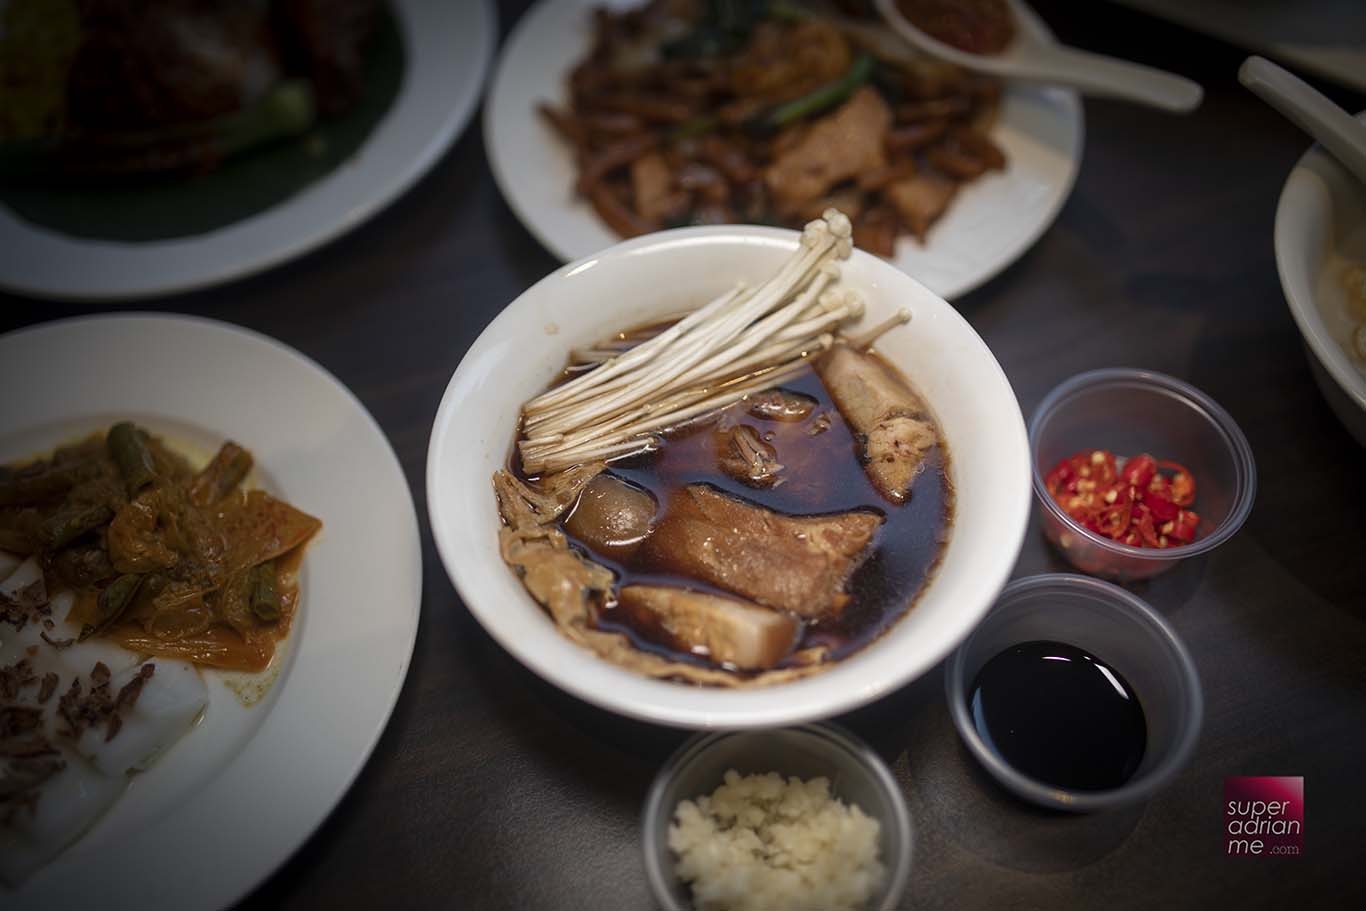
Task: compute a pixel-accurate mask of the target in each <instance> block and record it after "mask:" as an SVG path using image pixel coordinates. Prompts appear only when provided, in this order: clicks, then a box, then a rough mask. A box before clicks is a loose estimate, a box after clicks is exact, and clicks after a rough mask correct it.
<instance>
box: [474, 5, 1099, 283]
mask: <svg viewBox="0 0 1366 911" xmlns="http://www.w3.org/2000/svg"><path fill="white" fill-rule="evenodd" d="M639 2H640V0H609V2H607V3H606V5H608V6H612V7H618V8H620V7H629V6H636V5H639ZM599 5H603V0H541V2H540V3H538V4H537V5H536V6H534V7H532V8H531V9H530V10H528V11H527V13H526V14H525V15H524V16H523V17H522V20H521V21H520V22H518V23H517V27H516V28H515V29H514V30H513V32H512V34H511V35H510V36H509V37H508V40H507V42H506V43H505V44H504V45H503V51H502V54H501V55H500V57H499V60H498V64H497V66H496V68H495V71H494V75H493V81H492V83H491V84H490V86H489V96H488V99H487V101H486V103H485V105H484V139H485V142H486V143H487V144H488V157H489V163H490V164H491V165H492V167H493V176H494V178H495V179H497V181H498V186H499V188H500V189H501V190H502V191H503V196H504V197H506V199H507V201H508V204H509V205H510V206H511V207H512V210H513V211H514V212H516V213H517V217H518V218H520V219H521V221H522V224H524V225H526V227H527V230H529V231H530V232H531V233H532V234H534V235H535V236H536V238H537V239H538V240H539V241H540V242H541V243H542V244H543V245H544V246H545V247H546V248H547V249H549V250H550V251H551V252H552V253H554V254H555V255H556V256H558V257H560V259H563V260H566V261H568V260H574V259H578V258H580V257H583V256H587V255H588V254H590V253H592V252H594V251H595V250H601V249H602V248H604V247H607V246H610V245H611V244H614V243H616V242H617V241H618V240H620V238H619V237H617V236H616V235H615V234H613V233H612V231H611V230H610V229H608V227H607V226H606V225H605V224H603V222H602V221H601V220H600V219H599V218H598V216H597V214H596V213H595V212H594V211H593V207H592V206H591V205H589V204H588V203H587V202H586V201H584V200H582V199H579V198H576V197H575V195H574V180H575V167H574V160H573V155H572V153H571V151H570V149H569V146H568V145H567V144H566V143H565V142H564V141H563V140H562V139H560V138H559V136H558V135H556V134H555V132H554V131H553V130H552V129H551V128H550V127H549V126H548V125H547V124H546V123H545V121H544V119H543V118H542V117H541V116H540V115H539V114H537V113H536V105H537V103H538V102H541V101H552V102H554V103H556V104H559V103H561V102H562V100H563V99H564V98H565V89H564V81H565V77H566V75H567V74H568V72H569V70H570V69H571V68H572V67H573V65H574V64H575V63H576V62H577V61H579V60H580V59H582V57H583V56H584V54H585V53H586V52H587V49H588V46H589V42H590V40H591V37H592V24H591V21H590V10H591V9H592V8H593V7H595V6H599ZM1025 26H1026V27H1028V28H1030V29H1031V30H1037V31H1038V32H1040V33H1041V34H1045V35H1046V34H1048V30H1047V28H1046V27H1045V26H1044V25H1043V23H1042V22H1039V21H1038V20H1037V19H1035V20H1033V21H1029V22H1026V23H1025ZM1082 133H1083V128H1082V112H1081V104H1080V102H1079V101H1078V100H1077V96H1076V93H1074V92H1071V91H1065V90H1062V89H1055V88H1040V87H1028V86H1023V85H1011V86H1009V87H1008V88H1007V90H1006V93H1005V95H1004V97H1003V99H1002V104H1001V111H1000V116H999V118H998V122H997V124H996V127H995V128H994V129H993V130H992V134H991V135H992V138H993V139H995V140H996V142H997V143H998V144H999V145H1000V146H1001V148H1002V149H1004V150H1005V154H1006V158H1007V159H1008V163H1007V167H1006V170H1005V172H1004V173H1001V174H991V175H988V176H986V177H983V178H981V179H980V180H977V181H974V182H973V183H970V184H968V185H967V186H965V187H964V188H963V189H962V190H961V191H960V192H959V194H958V197H957V199H955V200H954V202H953V205H952V206H951V207H950V209H949V211H948V212H947V213H945V215H944V217H943V218H941V219H940V220H939V221H938V222H937V223H936V224H935V226H934V227H933V228H931V229H930V234H929V238H928V243H927V244H926V245H925V246H921V245H920V244H918V243H917V242H916V241H914V240H913V239H911V238H909V237H903V238H902V239H901V240H900V241H899V242H898V243H897V248H896V256H895V257H894V258H893V262H894V263H895V265H896V266H897V267H899V268H900V269H901V270H902V271H904V272H906V273H907V274H909V275H910V276H912V277H913V278H915V279H917V280H918V281H920V282H921V283H922V284H924V285H925V286H927V287H928V288H929V289H930V290H931V291H933V292H935V293H936V294H938V295H939V296H940V297H946V298H955V297H959V296H961V295H963V294H966V293H967V292H968V291H971V290H972V289H973V288H976V287H977V286H978V285H980V284H982V283H983V282H985V281H986V280H987V279H989V278H991V277H992V276H994V275H996V274H997V273H998V272H1000V271H1001V270H1002V269H1004V268H1005V267H1006V266H1008V265H1010V264H1011V263H1013V262H1014V261H1015V260H1016V259H1018V258H1019V257H1020V255H1021V254H1023V253H1024V251H1025V250H1027V249H1029V247H1030V246H1031V245H1032V244H1033V243H1034V241H1036V240H1038V238H1039V236H1040V235H1041V234H1043V232H1044V230H1045V229H1047V228H1048V226H1049V225H1051V224H1052V223H1053V219H1054V218H1055V217H1056V216H1057V214H1058V210H1059V209H1061V208H1062V204H1063V203H1064V202H1065V201H1066V200H1067V196H1068V194H1069V193H1071V192H1072V183H1073V181H1074V180H1075V179H1076V176H1077V169H1078V167H1079V166H1080V164H1081V147H1082Z"/></svg>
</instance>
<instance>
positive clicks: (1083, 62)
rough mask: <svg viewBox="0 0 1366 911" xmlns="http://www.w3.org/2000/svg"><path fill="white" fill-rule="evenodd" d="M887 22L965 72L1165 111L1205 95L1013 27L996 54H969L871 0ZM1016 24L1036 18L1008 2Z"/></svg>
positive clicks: (1162, 75) (890, 3)
mask: <svg viewBox="0 0 1366 911" xmlns="http://www.w3.org/2000/svg"><path fill="white" fill-rule="evenodd" d="M874 3H875V4H876V5H877V10H878V12H879V13H881V14H882V18H883V19H885V20H887V24H888V25H890V26H891V27H892V30H893V31H895V32H896V33H897V34H898V35H900V36H901V37H902V38H904V39H906V40H907V41H909V42H910V43H911V44H913V45H915V46H916V47H918V48H920V50H922V51H924V52H925V53H927V54H930V55H931V56H934V57H938V58H939V59H940V60H947V61H948V62H949V63H956V64H957V65H959V66H961V67H964V68H965V69H970V70H977V71H978V72H982V73H990V74H992V75H994V76H1001V77H1003V78H1006V79H1020V80H1025V81H1028V82H1046V83H1052V84H1056V85H1065V86H1070V87H1072V88H1075V89H1078V90H1080V91H1081V92H1083V93H1085V94H1087V95H1105V96H1108V97H1111V98H1121V99H1124V100H1125V101H1136V102H1138V103H1139V104H1146V105H1150V106H1152V107H1155V108H1161V109H1162V110H1164V111H1174V112H1177V113H1186V112H1188V111H1193V110H1195V109H1196V107H1198V106H1199V104H1200V99H1201V98H1202V97H1204V94H1205V92H1204V89H1202V88H1201V87H1200V84H1199V83H1197V82H1192V81H1191V80H1189V79H1187V78H1185V77H1184V76H1177V75H1175V74H1173V73H1167V72H1164V71H1162V70H1158V69H1153V68H1152V67H1150V66H1143V65H1142V64H1138V63H1130V62H1129V61H1127V60H1118V59H1116V58H1114V57H1105V56H1102V55H1101V54H1092V53H1089V52H1087V51H1079V50H1077V49H1076V48H1071V47H1067V46H1066V45H1062V44H1058V43H1057V42H1054V41H1040V40H1037V39H1035V38H1033V37H1032V36H1031V35H1030V34H1029V32H1027V31H1026V30H1024V29H1019V28H1017V29H1016V30H1015V31H1016V34H1015V38H1014V39H1013V40H1012V41H1011V42H1010V46H1009V47H1007V48H1006V49H1005V51H1004V52H1002V53H1000V54H972V53H968V52H967V51H960V50H959V49H958V48H956V47H951V46H950V45H947V44H945V43H944V42H942V41H939V40H938V39H936V38H932V37H931V36H929V35H928V34H926V33H925V32H923V31H921V30H920V29H918V28H916V27H915V26H914V25H912V24H911V22H910V20H908V19H907V18H906V17H905V16H903V15H901V11H900V10H899V9H897V6H896V0H874ZM1006 5H1007V6H1008V7H1009V8H1010V12H1011V15H1012V16H1014V17H1015V20H1016V21H1017V22H1024V21H1033V22H1038V21H1039V20H1038V16H1037V14H1035V12H1034V11H1033V10H1032V9H1030V8H1029V7H1028V6H1027V5H1026V4H1024V3H1023V2H1021V0H1006Z"/></svg>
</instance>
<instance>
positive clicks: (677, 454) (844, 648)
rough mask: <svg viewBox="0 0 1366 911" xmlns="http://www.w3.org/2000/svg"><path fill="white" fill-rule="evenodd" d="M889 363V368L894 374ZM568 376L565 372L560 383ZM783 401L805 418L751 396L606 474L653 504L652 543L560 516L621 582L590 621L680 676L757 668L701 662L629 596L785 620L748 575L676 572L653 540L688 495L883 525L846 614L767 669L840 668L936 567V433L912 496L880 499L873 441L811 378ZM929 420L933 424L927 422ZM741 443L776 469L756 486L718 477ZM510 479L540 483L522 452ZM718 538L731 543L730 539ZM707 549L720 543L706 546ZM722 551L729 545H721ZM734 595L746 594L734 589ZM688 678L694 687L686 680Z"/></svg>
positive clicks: (809, 624)
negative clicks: (601, 534) (746, 608)
mask: <svg viewBox="0 0 1366 911" xmlns="http://www.w3.org/2000/svg"><path fill="white" fill-rule="evenodd" d="M860 357H865V358H871V357H875V356H870V355H860ZM882 363H884V366H883V368H882V369H887V365H885V362H882ZM577 372H581V371H577ZM571 375H572V374H571V373H570V372H569V371H566V374H565V376H564V377H562V380H563V379H567V378H569V377H570V376H571ZM898 378H899V377H898ZM902 382H904V380H902ZM780 391H781V392H782V393H783V394H784V395H785V396H787V397H788V398H789V400H790V401H792V402H805V403H806V404H807V405H809V406H810V407H809V411H808V412H807V413H805V414H804V415H803V416H800V417H797V418H796V419H793V416H792V415H787V416H786V419H780V418H775V417H773V416H765V415H762V414H756V411H757V410H758V409H757V408H756V407H755V402H756V400H758V399H761V398H764V397H765V396H764V395H760V396H754V397H750V398H749V399H745V400H742V401H740V402H737V403H735V404H734V405H731V406H729V407H727V408H725V409H724V410H722V411H720V412H715V413H712V414H710V415H705V416H703V417H701V418H699V419H696V420H693V421H691V422H690V423H687V424H685V425H683V426H681V427H677V428H674V429H672V430H669V431H667V432H665V433H664V434H662V438H663V444H662V446H661V447H660V448H659V449H657V450H655V451H653V452H648V453H644V454H641V455H635V456H631V457H629V458H625V459H618V460H616V461H612V462H610V463H609V464H608V466H607V468H606V470H605V471H604V472H603V476H605V477H609V478H616V479H619V480H621V481H625V482H626V483H627V484H629V485H631V486H633V487H634V488H637V489H638V490H642V491H646V492H648V494H649V495H651V496H652V497H653V499H654V501H655V504H656V509H655V515H654V518H653V520H652V521H651V525H650V535H649V536H648V537H647V538H646V540H645V542H644V543H643V544H640V545H637V546H628V547H615V546H613V547H605V546H603V545H602V543H601V541H600V540H599V541H597V542H593V541H589V540H585V539H584V538H583V537H581V536H579V535H576V534H575V532H574V528H575V527H576V520H575V513H576V511H577V510H579V509H580V507H581V502H580V503H576V504H575V506H573V507H571V508H569V509H566V510H565V512H564V513H563V515H561V516H560V518H559V519H558V521H557V522H556V527H557V528H558V529H559V530H560V531H562V532H564V534H565V536H566V537H567V539H568V540H569V542H570V544H571V547H572V548H573V549H574V550H576V551H577V552H578V553H579V554H581V555H582V557H583V558H584V559H586V560H588V561H592V562H593V563H596V564H599V565H601V566H603V567H606V568H607V569H609V570H610V571H611V573H612V575H613V577H614V579H613V584H612V587H611V591H610V592H603V593H601V596H600V598H598V599H597V603H596V605H595V609H594V611H593V619H592V621H591V625H592V626H593V627H594V628H595V629H597V630H600V631H603V632H612V633H620V634H623V635H624V636H625V637H626V638H627V640H628V641H629V642H630V643H631V645H632V646H634V648H635V649H637V650H639V651H640V652H642V653H645V654H650V655H656V656H658V657H660V658H663V659H666V660H668V661H671V662H677V663H678V664H679V665H680V666H691V667H705V668H716V667H721V668H724V669H726V670H728V671H731V672H733V673H734V674H735V675H736V676H738V677H744V676H748V675H749V674H750V673H751V672H752V671H753V670H755V669H754V668H749V669H744V668H737V667H736V666H735V665H733V664H730V663H728V662H725V661H721V662H718V661H715V660H714V659H713V658H712V656H709V655H706V654H699V653H698V652H699V651H705V650H699V649H697V648H696V647H692V648H690V647H689V643H688V641H687V637H683V638H680V637H679V636H677V635H675V634H674V633H673V632H671V631H670V630H669V629H668V628H667V625H666V624H664V623H661V622H660V620H659V618H658V617H657V616H656V615H654V614H651V613H649V612H645V611H641V610H638V609H634V608H632V607H630V606H629V605H625V604H623V602H622V600H621V599H620V598H619V594H620V592H621V591H622V589H623V588H625V587H627V586H656V587H666V588H670V589H686V590H689V591H691V592H699V593H704V594H711V595H717V596H723V597H725V598H727V599H739V600H742V601H747V602H750V603H752V604H758V605H759V606H761V607H764V608H771V609H778V610H782V608H781V607H779V606H778V605H776V604H774V603H772V602H771V600H770V599H765V598H764V597H755V593H754V591H752V590H749V588H748V586H749V584H750V583H752V582H753V578H752V576H751V577H749V581H748V582H743V581H742V582H741V583H740V585H738V586H737V585H734V584H731V585H726V584H721V583H718V582H717V581H716V579H715V578H714V577H713V578H712V579H706V578H699V577H698V575H696V574H690V573H689V572H687V571H686V568H684V569H680V568H679V566H678V561H676V560H674V559H672V557H670V556H669V555H667V554H662V553H661V552H660V550H661V546H667V545H668V543H669V542H668V541H666V542H664V544H663V545H661V546H656V545H655V542H654V541H653V540H652V538H654V537H656V536H658V534H659V529H661V528H662V529H665V530H666V531H667V530H669V526H668V525H667V524H664V523H665V522H666V516H667V515H668V513H669V508H670V505H671V504H674V503H676V502H677V501H678V500H679V498H680V497H686V496H687V495H688V492H689V491H697V490H699V487H698V486H699V485H701V486H702V489H703V490H705V491H709V492H711V493H714V494H720V495H722V496H724V497H726V498H731V500H733V501H738V502H740V503H743V504H751V505H755V506H758V507H762V508H764V509H766V510H771V511H773V512H775V513H778V514H781V515H782V516H787V517H809V516H825V515H832V514H839V515H849V514H854V515H856V516H875V517H878V518H879V519H880V520H881V521H880V524H879V525H878V526H877V528H876V530H875V531H874V532H873V533H872V535H871V539H870V540H869V541H868V543H867V545H866V546H864V547H862V548H860V549H859V552H858V554H857V556H855V557H854V558H853V559H852V563H853V564H854V565H855V567H856V568H854V569H853V570H852V572H851V573H849V574H848V575H847V577H846V578H845V579H844V580H843V582H842V585H841V586H840V588H841V591H842V594H841V595H839V596H837V599H838V600H839V602H840V603H839V606H838V607H837V608H836V609H833V610H830V611H826V612H823V613H821V614H819V615H816V616H808V617H800V618H798V619H799V623H800V627H799V632H798V634H797V636H796V637H795V639H794V641H793V643H792V645H791V647H790V648H789V649H788V650H787V652H786V654H785V655H784V656H783V657H782V658H781V659H780V660H778V661H777V662H776V663H774V664H772V665H771V668H772V669H776V670H781V669H783V668H789V667H798V666H801V665H809V664H811V663H820V664H825V663H828V662H833V661H838V660H839V659H841V658H843V657H845V656H847V655H849V654H851V653H853V652H855V651H857V650H858V649H860V648H862V647H864V646H865V645H867V644H868V643H869V642H871V641H872V640H874V639H876V638H877V637H878V636H879V635H881V634H882V633H883V632H885V631H886V630H887V629H888V628H889V627H890V626H891V625H892V624H893V623H894V622H896V621H897V620H898V619H899V618H901V617H902V616H904V615H905V614H906V613H907V612H908V611H909V610H910V609H911V607H912V605H913V604H914V603H915V601H916V599H917V597H918V596H919V595H920V593H921V592H922V591H923V589H924V587H925V585H926V583H927V582H928V581H929V579H930V577H931V575H932V574H933V572H934V570H935V568H936V567H937V565H938V562H939V559H940V557H941V555H942V553H943V550H944V546H945V543H946V541H947V540H948V536H949V531H950V528H951V526H952V519H953V500H954V494H953V487H952V484H951V482H950V480H949V476H948V453H947V452H946V450H945V447H944V446H943V442H942V438H941V437H940V436H939V434H938V429H937V426H936V427H935V441H934V444H933V445H932V446H931V447H930V448H929V449H928V451H927V452H926V453H925V454H924V456H923V459H922V461H921V467H920V468H919V471H918V473H917V474H916V475H915V476H914V480H913V481H912V482H911V486H910V489H909V495H907V496H905V498H904V501H903V502H900V503H896V502H892V501H890V500H889V498H888V497H886V496H884V495H883V494H882V493H880V492H879V489H878V487H877V486H875V485H874V483H873V482H872V481H871V480H870V477H869V474H868V471H867V470H866V469H865V467H864V457H863V451H864V448H863V444H864V442H865V438H864V437H861V436H860V435H858V434H856V433H855V431H854V429H853V428H852V427H851V425H850V423H849V421H847V420H846V419H845V417H844V416H843V415H842V414H841V412H840V410H839V408H838V407H837V405H836V402H835V398H834V397H833V396H832V394H831V392H830V390H828V389H827V388H826V385H825V383H824V382H822V379H821V377H820V376H818V375H817V372H816V371H815V370H812V369H810V368H807V369H806V370H805V371H804V372H802V373H800V374H799V375H797V376H795V377H791V378H789V379H787V380H784V381H783V382H782V383H781V384H780ZM798 410H803V409H798ZM926 419H927V420H929V418H928V416H926ZM736 433H739V434H743V435H745V436H746V438H747V439H748V440H749V441H750V443H751V444H752V443H753V442H754V441H755V440H756V439H757V440H759V441H762V443H763V444H764V446H765V450H764V451H765V452H767V453H770V454H771V456H772V458H771V459H769V460H768V464H769V465H772V464H774V463H776V465H778V466H780V467H779V468H777V469H776V471H774V473H773V474H772V475H771V476H769V477H765V478H764V479H763V480H762V481H761V482H760V483H759V484H758V485H756V484H755V483H747V482H746V481H744V480H740V479H737V476H736V472H727V471H726V470H723V468H722V465H721V462H720V455H719V454H730V453H732V450H730V449H728V448H727V442H728V441H729V440H730V439H731V437H732V435H733V434H736ZM509 470H510V471H511V473H512V474H513V475H514V476H516V477H517V478H519V479H520V480H522V481H524V482H528V483H530V484H533V485H534V484H535V483H536V482H537V481H538V480H539V479H538V478H536V477H534V476H528V475H527V474H526V473H525V472H523V471H522V466H521V462H520V459H518V458H517V456H516V455H515V453H514V456H513V458H512V459H511V460H510V464H509ZM703 495H704V496H705V493H704V494H703ZM708 501H709V502H710V501H712V498H708ZM727 502H729V501H727ZM718 537H722V538H729V537H731V535H730V534H729V532H726V533H724V534H719V535H718ZM694 540H695V539H694ZM711 543H715V542H707V543H704V544H703V545H702V546H704V547H706V546H710V544H711ZM719 546H722V547H724V546H726V545H725V542H721V544H720V545H719ZM684 562H685V563H686V561H684ZM737 587H740V588H745V589H746V590H745V591H737V590H736V588H737ZM760 588H762V585H761V586H760ZM766 600H770V603H765V601H766ZM658 675H659V674H656V676H658ZM680 676H683V677H685V678H687V679H693V678H692V677H691V676H690V675H688V674H686V673H684V674H682V675H680ZM698 682H704V681H698ZM705 682H714V681H705Z"/></svg>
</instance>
